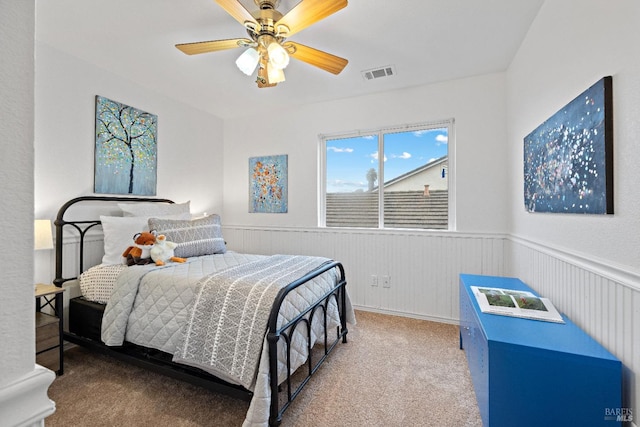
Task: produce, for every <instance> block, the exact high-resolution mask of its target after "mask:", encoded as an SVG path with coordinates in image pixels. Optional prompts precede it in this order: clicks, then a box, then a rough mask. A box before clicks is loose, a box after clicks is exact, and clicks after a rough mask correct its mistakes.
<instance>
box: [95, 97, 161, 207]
mask: <svg viewBox="0 0 640 427" xmlns="http://www.w3.org/2000/svg"><path fill="white" fill-rule="evenodd" d="M157 130H158V116H156V115H154V114H150V113H147V112H144V111H141V110H138V109H137V108H133V107H130V106H128V105H125V104H121V103H119V102H116V101H112V100H110V99H107V98H103V97H101V96H96V151H95V188H94V191H95V192H96V193H106V194H135V195H142V196H155V194H156V177H157V174H156V167H157V141H156V135H157Z"/></svg>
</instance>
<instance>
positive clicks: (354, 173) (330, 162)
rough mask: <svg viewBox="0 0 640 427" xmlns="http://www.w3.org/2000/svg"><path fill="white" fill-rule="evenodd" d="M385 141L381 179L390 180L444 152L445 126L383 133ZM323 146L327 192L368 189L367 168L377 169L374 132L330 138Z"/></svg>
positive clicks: (376, 148) (445, 147)
mask: <svg viewBox="0 0 640 427" xmlns="http://www.w3.org/2000/svg"><path fill="white" fill-rule="evenodd" d="M384 144H385V147H384V180H385V181H389V180H390V179H393V178H395V177H397V176H399V175H402V174H404V173H406V172H409V171H411V170H413V169H416V168H418V167H420V166H422V165H425V164H427V163H429V162H430V161H432V160H435V159H437V158H440V157H442V156H444V155H446V154H447V149H448V145H447V144H448V136H447V128H439V129H428V130H420V131H409V132H399V133H385V134H384ZM326 147H327V163H326V164H327V183H326V184H327V187H326V191H327V193H335V192H351V191H358V190H367V178H366V175H367V171H368V170H369V169H371V168H374V169H375V170H376V171H378V157H379V155H378V136H377V134H372V135H367V136H358V137H354V138H344V139H330V140H327V141H326ZM375 185H378V182H376V183H375Z"/></svg>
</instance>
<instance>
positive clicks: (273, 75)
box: [267, 64, 285, 83]
mask: <svg viewBox="0 0 640 427" xmlns="http://www.w3.org/2000/svg"><path fill="white" fill-rule="evenodd" d="M267 76H268V78H269V83H281V82H283V81H284V80H285V79H284V71H283V70H282V68H276V67H272V66H271V64H269V65H267Z"/></svg>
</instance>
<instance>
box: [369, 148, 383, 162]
mask: <svg viewBox="0 0 640 427" xmlns="http://www.w3.org/2000/svg"><path fill="white" fill-rule="evenodd" d="M370 156H371V158H372V159H373V160H376V161H377V160H378V158H379V154H378V152H377V151H376V152H375V153H371V154H370ZM384 161H385V162H386V161H387V156H384ZM371 163H373V162H371Z"/></svg>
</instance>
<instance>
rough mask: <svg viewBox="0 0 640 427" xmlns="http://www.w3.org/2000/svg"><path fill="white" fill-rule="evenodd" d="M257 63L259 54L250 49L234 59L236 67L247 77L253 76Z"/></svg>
mask: <svg viewBox="0 0 640 427" xmlns="http://www.w3.org/2000/svg"><path fill="white" fill-rule="evenodd" d="M258 62H260V54H259V53H258V51H257V50H255V49H254V48H252V47H251V48H249V49H247V50H245V51H244V52H242V55H240V56H239V57H238V59H236V65H237V66H238V68H239V69H240V71H242V72H243V73H245V74H246V75H247V76H250V75H251V74H253V72H254V71H255V69H256V67H257V66H258Z"/></svg>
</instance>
